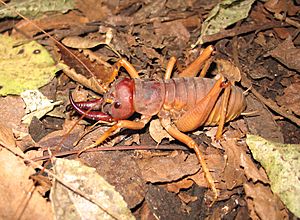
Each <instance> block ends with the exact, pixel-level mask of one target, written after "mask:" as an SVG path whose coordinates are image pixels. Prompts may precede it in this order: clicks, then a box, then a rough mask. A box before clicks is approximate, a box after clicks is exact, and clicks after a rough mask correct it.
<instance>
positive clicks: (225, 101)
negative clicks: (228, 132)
mask: <svg viewBox="0 0 300 220" xmlns="http://www.w3.org/2000/svg"><path fill="white" fill-rule="evenodd" d="M225 86H226V87H225V90H224V94H223V96H222V103H221V115H220V121H219V126H218V130H217V133H216V139H217V140H220V139H221V136H222V133H223V128H224V124H225V122H226V115H227V108H228V101H229V96H230V92H231V85H230V83H227V84H226V85H225Z"/></svg>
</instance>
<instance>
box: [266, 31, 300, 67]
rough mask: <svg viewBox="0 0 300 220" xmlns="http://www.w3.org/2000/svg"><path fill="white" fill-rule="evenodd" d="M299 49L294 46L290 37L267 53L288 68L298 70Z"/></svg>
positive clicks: (299, 61) (299, 63) (299, 62)
mask: <svg viewBox="0 0 300 220" xmlns="http://www.w3.org/2000/svg"><path fill="white" fill-rule="evenodd" d="M299 53H300V49H299V48H296V47H295V46H294V43H293V40H292V38H291V37H288V38H287V39H286V40H285V41H283V42H282V43H281V44H279V45H278V46H277V47H276V48H275V49H274V50H272V51H270V52H269V55H271V56H272V57H274V58H275V59H277V60H278V61H279V62H281V63H282V64H284V65H286V66H287V67H288V68H290V69H294V70H296V71H298V72H300V56H299Z"/></svg>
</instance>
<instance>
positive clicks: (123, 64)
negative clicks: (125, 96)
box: [112, 58, 140, 79]
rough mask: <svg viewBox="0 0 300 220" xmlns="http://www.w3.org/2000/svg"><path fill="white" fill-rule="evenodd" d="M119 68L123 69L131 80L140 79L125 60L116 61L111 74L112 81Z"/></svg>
mask: <svg viewBox="0 0 300 220" xmlns="http://www.w3.org/2000/svg"><path fill="white" fill-rule="evenodd" d="M121 67H124V68H125V69H126V71H127V72H128V74H129V75H130V77H131V78H140V77H139V74H138V72H137V71H136V69H135V68H134V67H133V66H132V65H131V64H130V63H129V62H128V61H127V60H125V59H123V58H122V59H120V60H118V61H117V62H116V63H115V65H114V69H113V72H112V78H113V79H114V78H115V77H116V76H117V75H118V73H119V70H120V68H121Z"/></svg>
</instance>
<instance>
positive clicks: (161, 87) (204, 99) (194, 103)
mask: <svg viewBox="0 0 300 220" xmlns="http://www.w3.org/2000/svg"><path fill="white" fill-rule="evenodd" d="M212 51H213V48H212V47H208V48H206V49H205V50H204V52H203V53H202V54H201V55H200V56H199V57H198V58H197V59H196V60H195V61H194V62H193V63H192V64H190V66H189V67H187V69H186V70H185V71H183V72H182V73H181V74H179V76H181V77H179V78H173V79H170V75H171V72H172V68H173V66H174V64H175V59H174V58H172V59H171V60H170V62H169V64H168V66H167V70H166V76H165V78H164V79H163V80H159V81H154V80H142V79H140V78H139V76H138V74H137V72H136V70H135V69H134V68H133V66H132V65H131V64H130V63H128V62H127V61H126V60H123V59H122V60H120V61H119V62H118V63H117V64H116V68H115V70H114V73H113V74H116V72H118V70H119V68H120V67H121V66H123V67H124V68H125V69H126V70H127V71H128V73H129V75H130V76H131V77H132V78H131V79H130V78H124V79H121V80H118V81H116V82H115V83H114V85H113V86H112V88H111V89H110V91H109V92H107V93H106V94H104V96H103V98H102V99H101V100H96V101H94V102H98V107H100V109H102V111H101V112H99V111H90V112H88V113H87V112H86V111H85V109H88V108H90V106H91V104H94V102H92V103H75V102H74V101H73V99H72V96H70V101H71V104H72V105H73V107H74V108H75V109H76V110H77V111H78V112H79V113H81V114H85V117H86V118H90V119H94V120H103V121H110V122H114V121H115V124H114V125H113V126H112V127H111V128H110V129H108V130H107V131H106V132H105V133H104V134H103V135H102V136H101V137H100V138H99V139H98V140H97V141H96V142H95V144H93V145H91V146H89V147H87V148H85V149H84V150H86V149H88V148H92V147H95V146H98V145H99V144H101V143H102V142H103V141H104V140H105V139H106V138H108V137H109V136H110V135H111V134H112V133H113V132H114V131H116V130H117V129H120V128H128V129H135V130H137V129H142V128H143V127H144V126H145V125H146V124H147V123H148V122H149V121H150V120H151V117H152V116H154V115H157V116H158V117H159V119H160V122H161V125H162V126H163V127H164V128H165V129H166V131H167V132H168V133H169V134H170V135H171V136H173V137H174V138H175V139H177V140H179V141H181V142H183V143H185V144H186V145H187V146H188V147H189V148H191V149H193V150H194V151H195V153H196V155H197V158H198V160H199V162H200V164H201V166H202V168H203V171H204V173H205V176H206V179H207V181H208V183H209V186H210V187H211V189H212V190H213V192H214V195H215V199H216V198H217V196H218V191H217V189H216V186H215V183H214V180H213V178H212V176H211V174H210V172H209V169H208V167H207V165H206V162H205V160H204V157H203V154H202V152H201V151H200V149H199V146H198V144H197V143H196V142H195V141H194V140H193V139H192V138H191V137H189V136H188V135H186V134H185V133H183V132H189V131H193V130H195V129H197V128H199V127H200V126H203V125H217V124H219V129H218V132H217V135H216V136H217V138H219V137H220V136H221V135H222V128H223V125H224V123H225V122H227V121H230V120H233V119H234V118H236V117H237V116H239V115H240V114H241V112H242V111H243V110H244V108H245V99H244V95H243V91H242V90H241V89H240V88H238V87H236V86H232V85H230V83H227V82H225V79H224V77H222V76H221V77H220V78H219V79H218V80H215V79H209V78H202V77H195V76H196V75H197V73H198V72H199V69H200V66H201V64H203V63H204V62H205V61H206V60H207V59H208V58H209V57H210V55H211V53H212ZM188 76H189V77H188ZM135 112H137V113H139V114H141V118H140V119H139V120H137V121H130V120H126V119H128V118H129V117H130V116H132V115H133V114H134V113H135ZM84 150H83V151H84ZM81 152H82V151H81Z"/></svg>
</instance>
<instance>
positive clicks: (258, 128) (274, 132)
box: [245, 95, 284, 143]
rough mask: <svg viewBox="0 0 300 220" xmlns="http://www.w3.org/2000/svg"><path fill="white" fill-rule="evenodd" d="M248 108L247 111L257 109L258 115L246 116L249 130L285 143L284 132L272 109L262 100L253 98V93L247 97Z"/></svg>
mask: <svg viewBox="0 0 300 220" xmlns="http://www.w3.org/2000/svg"><path fill="white" fill-rule="evenodd" d="M246 101H247V109H246V112H251V111H256V112H257V115H255V116H251V117H246V118H245V121H246V122H247V125H248V128H249V132H250V133H251V134H254V135H259V136H261V137H264V138H266V139H268V140H272V141H274V142H279V143H283V141H284V139H283V134H282V132H281V131H280V127H279V126H278V125H277V124H276V122H275V121H274V118H273V116H272V114H271V112H270V111H268V110H267V109H266V108H265V107H264V106H263V105H262V104H261V102H259V101H257V100H256V99H254V98H253V96H252V95H248V96H247V97H246ZM262 128H263V129H262Z"/></svg>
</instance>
